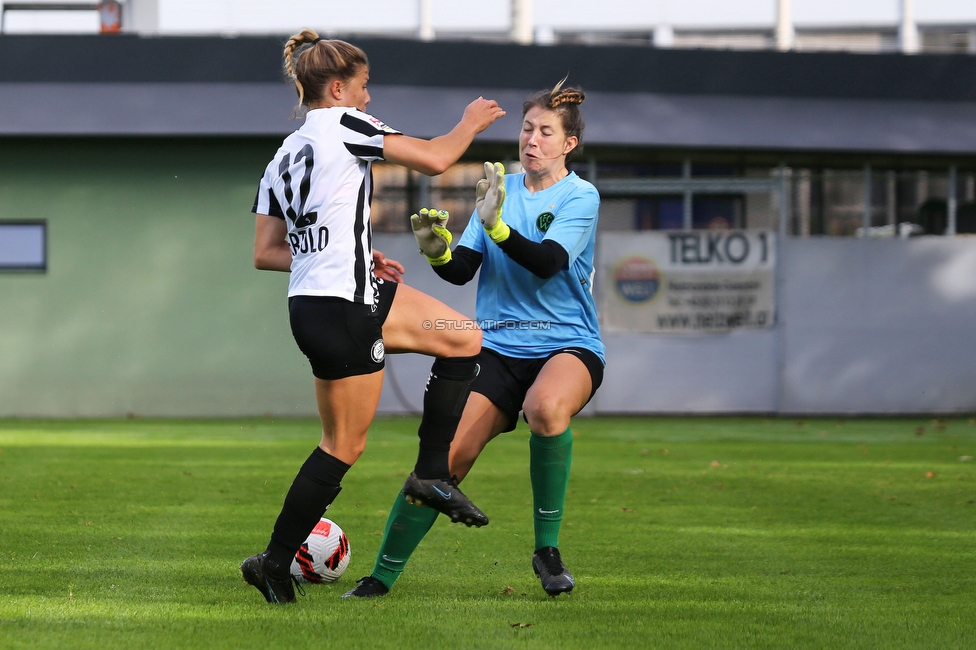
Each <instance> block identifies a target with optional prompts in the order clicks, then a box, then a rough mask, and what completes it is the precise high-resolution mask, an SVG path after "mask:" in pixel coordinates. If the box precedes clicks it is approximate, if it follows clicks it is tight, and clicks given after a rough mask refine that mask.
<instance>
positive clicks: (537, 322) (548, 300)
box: [458, 172, 606, 363]
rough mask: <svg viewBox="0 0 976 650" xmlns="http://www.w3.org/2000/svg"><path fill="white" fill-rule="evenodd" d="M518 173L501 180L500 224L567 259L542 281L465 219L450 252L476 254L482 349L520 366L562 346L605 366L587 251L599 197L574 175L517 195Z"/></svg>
mask: <svg viewBox="0 0 976 650" xmlns="http://www.w3.org/2000/svg"><path fill="white" fill-rule="evenodd" d="M524 177H525V175H524V174H507V175H506V176H505V193H506V198H505V204H504V206H503V208H502V219H504V220H505V223H507V224H508V225H509V226H510V227H512V228H514V229H515V230H517V231H518V232H519V233H520V234H521V235H522V236H523V237H525V238H527V239H530V240H532V241H535V242H541V241H543V240H544V239H549V240H552V241H555V242H556V243H558V244H559V245H561V246H562V247H563V248H564V249H566V252H567V253H569V262H568V263H567V264H568V268H567V267H564V268H563V269H562V270H560V271H559V272H557V273H556V275H554V276H553V277H551V278H549V279H548V280H543V279H542V278H540V277H538V276H536V275H534V274H533V273H532V272H531V271H529V270H527V269H525V268H524V267H522V266H520V265H519V264H517V263H516V262H514V261H512V259H511V258H510V257H508V255H506V254H505V253H504V251H502V249H501V248H499V247H498V246H497V245H496V244H494V243H493V242H492V241H491V240H490V239H489V238H488V236H487V235H486V234H485V231H484V228H482V226H481V223H480V222H479V221H478V215H477V213H475V215H474V216H473V217H472V218H471V221H470V222H469V223H468V227H467V228H466V229H465V231H464V233H463V234H462V235H461V239H460V240H459V241H458V246H465V247H467V248H470V249H471V250H474V251H477V252H479V253H481V254H482V262H481V276H480V277H479V279H478V296H477V306H476V313H477V318H478V321H479V324H480V325H481V328H482V329H483V330H484V346H485V347H487V348H490V349H492V350H494V351H496V352H498V353H500V354H504V355H507V356H510V357H517V358H522V359H530V358H538V357H544V356H546V355H548V354H549V353H551V352H554V351H556V350H559V349H561V348H566V347H574V346H578V347H583V348H586V349H588V350H592V351H593V352H594V353H596V354H597V355H598V356H599V357H600V359H601V360H602V361H603V362H604V363H606V356H605V351H606V347H605V346H604V345H603V341H601V340H600V325H599V323H598V322H597V315H596V304H595V303H594V301H593V251H594V248H595V245H596V224H597V218H598V216H599V209H600V195H599V194H598V193H597V191H596V188H595V187H593V186H592V185H591V184H590V183H587V182H586V181H584V180H583V179H581V178H580V177H579V176H577V175H576V174H575V173H573V172H570V174H569V175H568V176H566V177H565V178H563V179H562V180H560V181H559V182H558V183H556V184H555V185H553V186H552V187H549V188H547V189H545V190H542V191H541V192H536V193H535V194H532V193H530V192H529V191H528V190H527V189H526V188H525V183H524Z"/></svg>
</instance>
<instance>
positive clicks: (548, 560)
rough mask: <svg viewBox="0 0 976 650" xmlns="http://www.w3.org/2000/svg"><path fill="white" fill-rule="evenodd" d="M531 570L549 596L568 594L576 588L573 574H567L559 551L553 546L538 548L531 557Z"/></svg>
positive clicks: (567, 570) (567, 571)
mask: <svg viewBox="0 0 976 650" xmlns="http://www.w3.org/2000/svg"><path fill="white" fill-rule="evenodd" d="M532 569H533V570H534V571H535V574H536V575H537V576H539V579H540V580H541V581H542V588H543V589H545V590H546V593H547V594H549V595H550V596H558V595H559V594H568V593H569V592H571V591H572V590H573V587H575V586H576V581H575V580H573V574H572V573H570V572H569V569H567V568H566V565H565V564H563V559H562V557H560V555H559V549H558V548H556V547H555V546H546V547H545V548H540V549H539V550H538V551H536V552H535V554H533V555H532Z"/></svg>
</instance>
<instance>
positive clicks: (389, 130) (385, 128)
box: [369, 115, 398, 133]
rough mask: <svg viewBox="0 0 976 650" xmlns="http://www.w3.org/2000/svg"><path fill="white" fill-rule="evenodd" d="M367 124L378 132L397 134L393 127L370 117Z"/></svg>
mask: <svg viewBox="0 0 976 650" xmlns="http://www.w3.org/2000/svg"><path fill="white" fill-rule="evenodd" d="M369 123H370V124H372V125H373V126H375V127H376V128H377V129H379V130H380V131H385V132H387V133H398V131H397V130H396V129H394V128H393V127H390V126H387V125H386V124H384V123H383V122H382V121H380V120H378V119H376V118H375V117H373V116H372V115H370V116H369Z"/></svg>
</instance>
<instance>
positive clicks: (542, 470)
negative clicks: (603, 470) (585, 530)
mask: <svg viewBox="0 0 976 650" xmlns="http://www.w3.org/2000/svg"><path fill="white" fill-rule="evenodd" d="M572 463H573V432H572V431H571V430H570V429H569V427H567V428H566V430H565V431H563V432H562V433H560V434H559V435H558V436H552V437H546V436H540V435H538V434H536V433H533V434H532V435H531V436H530V437H529V473H530V474H531V476H532V519H533V523H534V524H535V550H537V551H538V550H539V549H540V548H545V547H546V546H555V547H558V546H559V527H560V525H562V523H563V505H564V504H565V503H566V486H567V485H568V484H569V467H570V465H572Z"/></svg>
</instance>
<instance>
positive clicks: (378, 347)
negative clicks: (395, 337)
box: [369, 339, 386, 363]
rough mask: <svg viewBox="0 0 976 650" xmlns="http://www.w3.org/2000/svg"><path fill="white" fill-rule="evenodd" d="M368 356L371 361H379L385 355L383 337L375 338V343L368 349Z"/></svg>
mask: <svg viewBox="0 0 976 650" xmlns="http://www.w3.org/2000/svg"><path fill="white" fill-rule="evenodd" d="M369 356H370V357H372V358H373V363H379V362H380V361H382V360H383V357H384V356H386V346H384V345H383V339H376V343H373V347H372V348H370V350H369Z"/></svg>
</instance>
